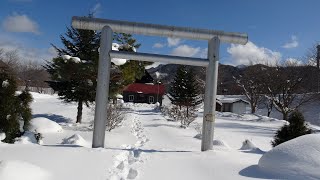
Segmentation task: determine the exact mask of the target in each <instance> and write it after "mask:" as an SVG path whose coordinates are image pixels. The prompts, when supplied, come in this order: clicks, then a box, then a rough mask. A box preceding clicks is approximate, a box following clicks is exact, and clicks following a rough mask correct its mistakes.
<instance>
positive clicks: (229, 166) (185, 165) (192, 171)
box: [134, 105, 269, 180]
mask: <svg viewBox="0 0 320 180" xmlns="http://www.w3.org/2000/svg"><path fill="white" fill-rule="evenodd" d="M135 109H136V110H137V111H138V112H139V113H138V114H137V116H136V117H135V120H134V121H138V122H139V124H140V123H141V125H142V126H143V129H144V134H145V135H146V136H147V137H148V138H149V142H148V143H146V144H144V146H142V147H141V149H140V151H141V155H140V157H141V156H142V157H143V158H144V159H145V160H144V161H143V162H142V163H140V164H139V166H140V168H139V176H138V179H141V180H150V179H155V180H157V179H159V180H163V179H183V180H189V179H190V180H194V179H212V178H213V177H215V179H251V178H252V179H255V178H260V176H261V178H267V176H265V175H263V174H262V173H260V174H259V173H258V174H257V175H256V174H254V175H252V174H250V173H251V172H252V171H255V169H254V168H255V167H253V168H251V169H250V168H249V171H247V170H246V169H245V168H244V167H250V166H251V165H252V164H256V163H257V162H258V160H259V158H260V157H261V154H254V153H244V152H240V151H239V150H238V149H231V150H229V151H225V150H223V151H219V150H216V151H208V152H200V143H201V141H200V140H198V139H196V138H193V137H194V135H196V131H195V130H194V129H193V128H189V129H181V128H180V127H179V123H177V122H170V121H167V120H166V119H165V118H164V117H163V116H162V115H161V114H160V113H157V112H154V111H153V109H152V107H150V106H149V107H148V106H143V105H141V106H138V107H136V108H135ZM224 123H228V122H225V121H223V122H220V123H218V126H219V124H220V125H222V124H224ZM230 123H231V122H230ZM247 124H248V126H249V124H250V123H247ZM255 125H257V124H255ZM224 131H230V130H228V129H224ZM231 131H232V130H231ZM252 131H254V129H252ZM262 132H263V131H262ZM239 134H241V133H238V134H236V135H235V136H237V135H238V136H239ZM219 136H221V137H225V136H226V135H224V133H221V134H219ZM240 137H241V136H240ZM241 138H242V137H241ZM241 138H239V137H238V138H236V139H239V141H240V142H239V145H240V144H241V143H242V141H243V140H244V139H243V140H242V139H241ZM243 138H244V137H243ZM240 139H241V140H240ZM268 139H269V138H268ZM268 141H269V140H268ZM237 144H238V143H237ZM239 148H240V146H239ZM239 174H243V176H239ZM250 176H253V177H250Z"/></svg>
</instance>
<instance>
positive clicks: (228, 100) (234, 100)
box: [217, 97, 249, 104]
mask: <svg viewBox="0 0 320 180" xmlns="http://www.w3.org/2000/svg"><path fill="white" fill-rule="evenodd" d="M240 101H242V102H244V103H247V104H249V102H248V101H245V100H243V99H241V98H227V97H224V98H217V102H218V103H219V104H221V103H222V104H228V103H235V102H240Z"/></svg>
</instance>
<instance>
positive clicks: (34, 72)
mask: <svg viewBox="0 0 320 180" xmlns="http://www.w3.org/2000/svg"><path fill="white" fill-rule="evenodd" d="M0 61H2V62H4V63H5V64H6V65H7V67H8V68H9V69H10V71H11V72H12V73H13V74H14V75H15V77H16V80H17V85H18V86H32V87H38V88H44V87H48V84H47V83H46V82H45V81H46V80H48V79H49V74H48V73H47V71H46V70H45V69H44V68H43V67H42V64H41V63H40V62H37V61H35V60H32V59H24V58H23V57H20V56H19V50H5V49H0Z"/></svg>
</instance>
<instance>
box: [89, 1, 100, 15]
mask: <svg viewBox="0 0 320 180" xmlns="http://www.w3.org/2000/svg"><path fill="white" fill-rule="evenodd" d="M90 12H91V13H92V14H93V15H94V16H97V15H98V14H100V12H101V4H100V3H97V4H95V5H94V6H93V7H92V8H91V9H90Z"/></svg>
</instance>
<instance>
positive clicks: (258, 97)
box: [234, 63, 319, 120]
mask: <svg viewBox="0 0 320 180" xmlns="http://www.w3.org/2000/svg"><path fill="white" fill-rule="evenodd" d="M306 70H307V71H306ZM310 70H311V71H310ZM312 71H313V72H312ZM317 73H319V71H318V70H317V69H316V68H314V67H310V66H300V65H299V66H298V65H296V64H290V63H289V64H284V65H276V66H266V65H261V64H257V65H252V66H248V67H247V68H246V69H245V70H244V72H243V74H241V75H239V76H237V77H234V79H235V81H236V83H237V84H238V86H240V87H241V88H242V90H243V94H244V95H245V96H246V97H247V99H248V100H249V102H250V105H251V113H255V112H256V109H257V107H258V104H261V103H263V104H264V105H265V107H266V108H267V110H268V114H267V115H268V116H270V113H271V111H272V109H276V110H277V111H279V112H280V113H281V114H282V115H283V119H285V120H287V119H288V115H289V114H290V113H291V112H293V111H295V110H297V109H298V108H299V107H300V106H301V105H303V104H305V103H307V102H310V101H312V100H315V99H316V98H317V96H316V95H317V93H316V92H315V88H314V87H313V86H314V85H316V83H315V81H314V79H315V78H316V75H317Z"/></svg>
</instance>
